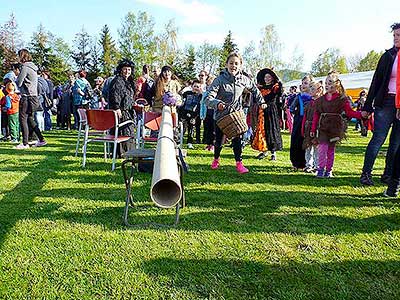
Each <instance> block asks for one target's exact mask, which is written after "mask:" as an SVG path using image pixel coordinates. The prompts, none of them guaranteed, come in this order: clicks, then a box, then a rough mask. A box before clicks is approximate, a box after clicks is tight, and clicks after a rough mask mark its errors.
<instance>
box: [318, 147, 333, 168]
mask: <svg viewBox="0 0 400 300" xmlns="http://www.w3.org/2000/svg"><path fill="white" fill-rule="evenodd" d="M335 148H336V144H335V143H324V142H322V143H320V144H319V145H318V155H319V158H318V159H319V161H318V168H319V169H321V170H323V169H325V170H326V171H327V172H330V171H332V167H333V162H334V160H335Z"/></svg>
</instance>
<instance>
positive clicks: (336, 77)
mask: <svg viewBox="0 0 400 300" xmlns="http://www.w3.org/2000/svg"><path fill="white" fill-rule="evenodd" d="M327 77H331V78H332V80H333V82H334V83H335V85H336V89H337V90H338V92H339V94H340V95H342V96H346V90H345V89H344V87H343V84H342V81H341V80H340V78H339V72H338V71H336V70H332V71H330V72H329V73H328V76H327Z"/></svg>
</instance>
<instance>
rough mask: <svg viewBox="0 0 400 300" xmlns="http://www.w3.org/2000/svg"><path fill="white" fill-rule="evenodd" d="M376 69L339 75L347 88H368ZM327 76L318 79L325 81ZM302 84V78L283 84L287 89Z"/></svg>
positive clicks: (317, 78) (317, 79)
mask: <svg viewBox="0 0 400 300" xmlns="http://www.w3.org/2000/svg"><path fill="white" fill-rule="evenodd" d="M374 72H375V71H366V72H357V73H348V74H341V75H339V78H340V80H341V81H342V84H343V87H344V88H345V89H346V90H347V89H368V88H369V86H370V85H371V81H372V76H373V75H374ZM325 78H326V76H323V77H316V78H315V80H316V81H320V80H322V81H323V82H324V83H325ZM300 84H301V80H292V81H288V82H285V83H284V84H283V86H284V87H285V88H286V90H288V89H289V87H291V86H293V85H295V86H297V87H298V86H299V85H300Z"/></svg>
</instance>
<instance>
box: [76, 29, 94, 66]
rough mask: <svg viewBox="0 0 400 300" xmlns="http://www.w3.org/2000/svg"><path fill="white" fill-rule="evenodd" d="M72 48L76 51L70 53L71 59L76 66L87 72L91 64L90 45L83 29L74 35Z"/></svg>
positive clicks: (88, 37)
mask: <svg viewBox="0 0 400 300" xmlns="http://www.w3.org/2000/svg"><path fill="white" fill-rule="evenodd" d="M74 46H75V49H76V51H75V52H73V53H72V58H73V59H74V61H75V64H76V66H77V67H78V68H79V69H81V70H86V71H87V70H88V69H89V66H90V62H91V57H90V49H91V46H92V45H91V38H90V35H89V34H88V33H87V32H86V30H85V28H84V27H82V29H81V31H80V32H78V33H77V34H76V35H75V39H74Z"/></svg>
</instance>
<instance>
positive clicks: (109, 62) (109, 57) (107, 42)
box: [99, 25, 119, 76]
mask: <svg viewBox="0 0 400 300" xmlns="http://www.w3.org/2000/svg"><path fill="white" fill-rule="evenodd" d="M99 43H100V46H101V55H100V64H101V72H102V74H103V75H104V76H111V75H112V73H113V70H114V69H115V67H116V64H117V62H118V60H119V55H118V50H117V48H116V46H115V42H114V40H113V39H112V37H111V33H110V29H109V28H108V26H107V25H104V26H103V28H102V29H101V32H100V41H99Z"/></svg>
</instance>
